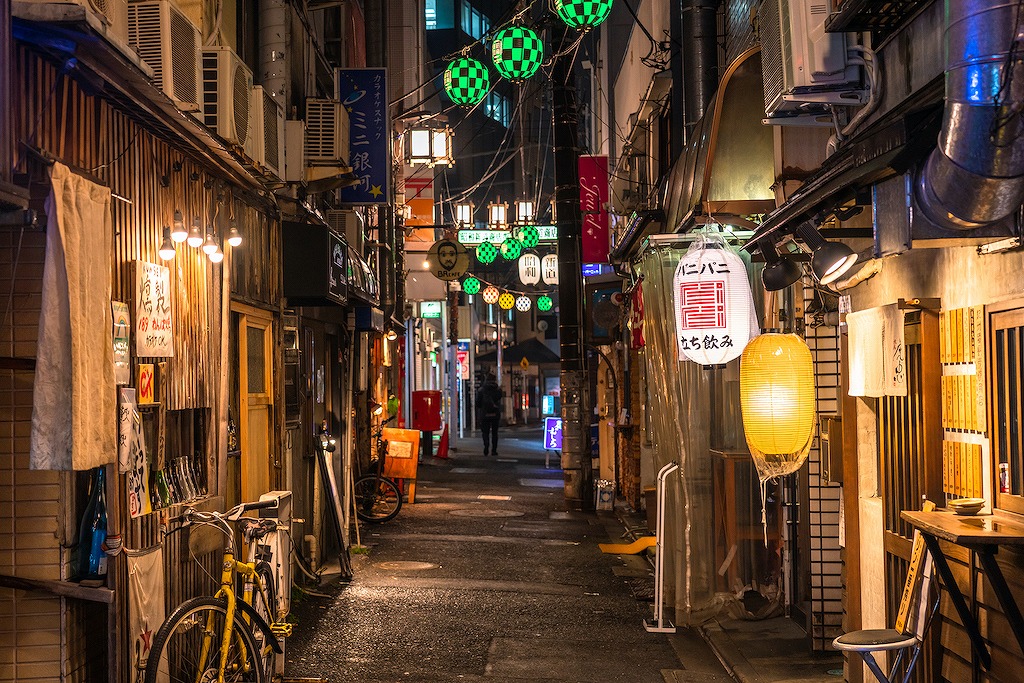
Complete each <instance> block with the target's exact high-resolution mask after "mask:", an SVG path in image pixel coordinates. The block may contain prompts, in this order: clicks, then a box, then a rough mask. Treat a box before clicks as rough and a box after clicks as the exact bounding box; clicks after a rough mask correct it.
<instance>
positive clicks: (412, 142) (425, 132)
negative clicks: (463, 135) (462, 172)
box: [405, 126, 452, 166]
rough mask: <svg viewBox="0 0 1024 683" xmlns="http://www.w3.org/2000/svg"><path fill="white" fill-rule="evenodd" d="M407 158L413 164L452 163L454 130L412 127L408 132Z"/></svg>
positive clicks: (436, 164) (438, 164)
mask: <svg viewBox="0 0 1024 683" xmlns="http://www.w3.org/2000/svg"><path fill="white" fill-rule="evenodd" d="M406 140H407V142H406V150H405V155H406V160H407V161H408V162H409V164H410V165H411V166H416V165H418V164H427V165H428V166H451V165H452V130H451V128H449V127H447V126H445V127H444V128H433V127H419V128H410V129H409V130H408V132H407V134H406Z"/></svg>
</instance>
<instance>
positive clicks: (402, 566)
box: [376, 560, 437, 572]
mask: <svg viewBox="0 0 1024 683" xmlns="http://www.w3.org/2000/svg"><path fill="white" fill-rule="evenodd" d="M376 567H377V568H378V569H390V570H397V571H407V572H418V571H423V570H424V569H437V565H436V564H431V563H429V562H412V561H404V560H403V561H396V562H380V563H378V564H377V565H376Z"/></svg>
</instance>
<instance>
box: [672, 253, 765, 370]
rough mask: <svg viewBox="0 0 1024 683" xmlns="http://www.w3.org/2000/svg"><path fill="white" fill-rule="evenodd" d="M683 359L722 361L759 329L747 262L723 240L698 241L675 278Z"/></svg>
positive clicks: (736, 354)
mask: <svg viewBox="0 0 1024 683" xmlns="http://www.w3.org/2000/svg"><path fill="white" fill-rule="evenodd" d="M672 289H673V297H674V303H675V318H676V342H677V345H678V350H679V358H680V360H681V359H683V358H686V359H689V360H692V361H693V362H695V363H700V364H701V365H721V364H724V363H728V362H729V361H731V360H733V359H735V358H739V357H740V354H742V353H743V348H744V347H745V346H746V345H747V342H749V341H750V340H751V339H752V338H753V337H754V336H756V335H757V333H758V332H759V331H760V329H759V327H758V324H757V314H756V312H755V310H754V299H753V296H752V295H751V293H750V282H749V280H747V269H746V265H745V264H744V263H743V259H741V258H740V257H739V256H738V255H737V254H736V253H735V252H734V251H733V250H732V249H730V248H729V247H728V245H727V244H726V243H725V242H724V240H722V239H721V238H717V237H714V236H708V237H704V238H702V239H700V240H698V241H697V242H694V243H693V245H692V246H691V247H690V249H689V251H687V252H686V255H685V256H683V258H682V259H681V260H680V261H679V266H678V267H677V268H676V272H675V277H674V278H673V280H672Z"/></svg>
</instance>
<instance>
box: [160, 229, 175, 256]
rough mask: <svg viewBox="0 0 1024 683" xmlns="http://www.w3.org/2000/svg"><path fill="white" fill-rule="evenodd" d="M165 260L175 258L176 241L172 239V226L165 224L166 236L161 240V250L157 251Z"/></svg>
mask: <svg viewBox="0 0 1024 683" xmlns="http://www.w3.org/2000/svg"><path fill="white" fill-rule="evenodd" d="M157 253H158V254H159V255H160V258H161V259H163V260H164V261H170V260H171V259H172V258H174V242H173V241H172V240H171V228H170V227H169V226H167V225H165V226H164V238H163V241H162V242H160V250H159V251H158V252H157Z"/></svg>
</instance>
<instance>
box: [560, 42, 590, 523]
mask: <svg viewBox="0 0 1024 683" xmlns="http://www.w3.org/2000/svg"><path fill="white" fill-rule="evenodd" d="M556 23H557V22H556ZM571 40H572V38H571V37H570V34H569V29H568V27H567V26H565V25H564V24H559V25H558V27H557V28H555V29H554V30H553V33H552V51H553V52H552V53H553V54H559V53H561V52H565V51H566V50H567V48H568V46H569V45H570V41H571ZM574 55H575V53H574V52H570V53H569V54H567V55H565V56H563V57H561V58H559V59H556V60H555V63H554V67H553V69H552V74H551V104H552V107H551V125H552V133H553V138H554V157H555V207H556V210H555V213H556V216H557V218H558V220H557V221H556V224H557V226H558V283H559V289H558V294H559V301H560V302H561V303H560V310H559V322H558V325H559V328H558V329H559V338H560V339H559V347H560V351H561V393H562V472H563V477H564V482H565V499H566V502H567V503H568V505H569V506H570V507H573V508H576V509H584V508H586V509H589V508H591V507H592V506H593V488H594V477H593V471H592V470H593V463H592V460H591V453H590V435H589V428H590V409H589V405H590V402H589V400H588V397H587V385H586V381H585V380H586V375H585V373H584V371H583V370H584V367H583V366H584V354H583V328H582V326H581V322H582V320H583V274H582V272H581V270H580V238H581V232H582V222H583V221H582V216H581V214H580V189H579V171H578V167H577V164H578V158H579V150H578V149H577V147H576V143H577V123H578V113H577V111H576V97H575V88H574V86H575V82H574V79H573V60H574Z"/></svg>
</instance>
